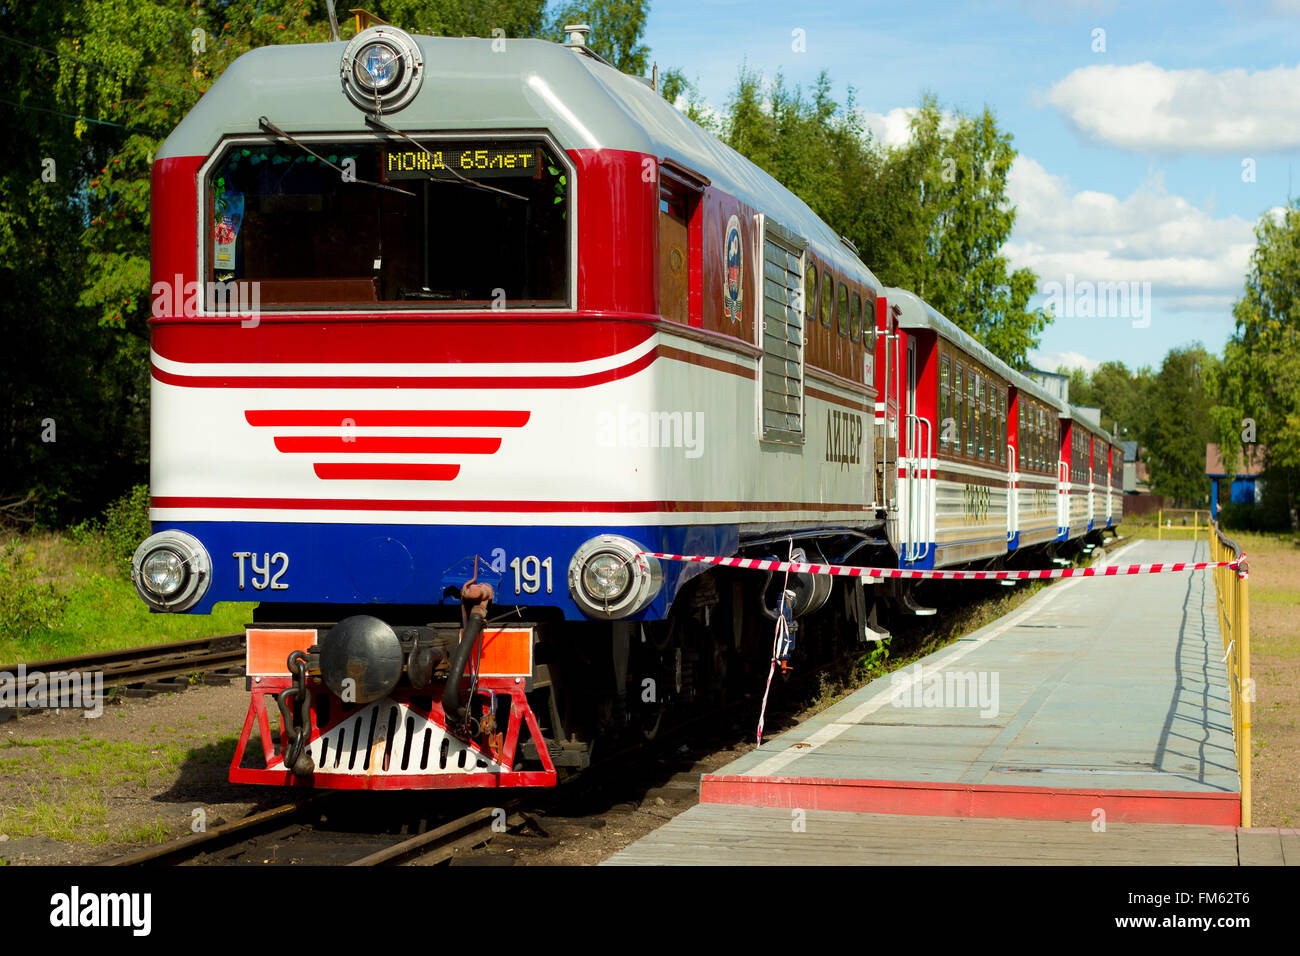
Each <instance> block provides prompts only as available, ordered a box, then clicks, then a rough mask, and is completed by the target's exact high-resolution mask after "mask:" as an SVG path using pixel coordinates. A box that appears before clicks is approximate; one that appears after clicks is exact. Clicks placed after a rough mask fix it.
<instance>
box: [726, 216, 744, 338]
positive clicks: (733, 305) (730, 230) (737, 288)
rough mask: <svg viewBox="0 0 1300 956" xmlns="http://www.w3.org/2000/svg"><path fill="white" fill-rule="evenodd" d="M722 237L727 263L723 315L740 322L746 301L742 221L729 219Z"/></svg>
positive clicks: (735, 218) (734, 218)
mask: <svg viewBox="0 0 1300 956" xmlns="http://www.w3.org/2000/svg"><path fill="white" fill-rule="evenodd" d="M722 235H723V258H724V259H725V261H726V274H725V275H724V277H723V279H722V313H723V315H725V316H726V317H727V318H728V319H730V320H731V321H732V322H739V321H740V309H741V305H742V304H743V299H744V294H743V293H742V291H741V288H742V287H741V275H742V272H743V270H744V256H743V255H742V254H741V248H740V219H739V218H737V217H736V216H732V217H731V218H730V219H728V220H727V228H726V229H725V230H724V231H723V233H722Z"/></svg>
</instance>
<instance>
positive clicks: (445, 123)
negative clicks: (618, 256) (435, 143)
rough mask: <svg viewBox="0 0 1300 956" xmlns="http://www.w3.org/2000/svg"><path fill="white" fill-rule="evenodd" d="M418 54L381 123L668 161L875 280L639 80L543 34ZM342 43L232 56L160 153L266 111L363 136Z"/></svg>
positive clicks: (186, 152) (423, 45)
mask: <svg viewBox="0 0 1300 956" xmlns="http://www.w3.org/2000/svg"><path fill="white" fill-rule="evenodd" d="M414 40H415V41H416V43H418V44H419V46H420V50H421V52H422V53H423V54H424V67H425V75H424V80H423V86H422V87H421V89H420V93H419V95H417V96H416V97H415V99H414V100H413V101H412V102H411V103H410V104H409V105H408V106H406V107H405V108H404V109H402V110H400V111H398V112H396V113H391V114H385V115H384V117H383V119H384V121H385V122H386V123H388V124H389V125H391V126H392V127H394V128H395V129H399V130H402V131H403V132H406V133H417V132H433V131H451V130H455V131H465V132H488V131H495V130H504V129H517V130H529V129H539V128H546V129H547V130H549V131H550V133H551V134H552V135H553V136H554V137H555V139H556V140H557V141H558V142H559V145H560V146H561V147H562V148H564V149H566V150H568V149H617V150H631V151H636V152H643V153H648V154H651V155H654V156H657V157H660V158H670V159H674V160H676V161H678V162H679V163H681V164H683V165H685V166H687V167H689V168H690V169H693V170H695V171H696V172H698V173H700V174H702V175H704V176H706V177H708V179H709V180H710V182H711V183H712V184H713V185H714V186H717V187H718V188H719V189H722V190H724V191H725V192H727V193H729V194H731V195H733V196H735V197H736V198H738V199H740V200H742V201H743V202H745V203H746V204H748V205H749V206H751V207H753V208H754V209H755V210H757V211H759V212H762V213H764V214H766V215H768V216H770V217H771V218H773V219H774V220H776V221H777V222H779V223H780V225H782V226H784V227H785V228H786V229H789V230H791V231H793V232H795V233H797V234H798V235H800V236H802V237H803V238H804V239H806V240H808V242H809V245H811V246H813V247H814V248H815V249H816V250H817V252H818V253H819V254H820V255H822V256H823V257H824V258H825V259H828V260H830V261H832V262H833V263H835V265H836V266H837V267H838V268H840V269H842V270H844V271H846V272H849V273H851V274H855V275H856V276H857V277H858V278H859V280H860V281H862V282H864V283H866V284H869V285H871V286H872V287H873V288H874V289H875V290H876V291H877V292H879V291H880V290H881V288H882V286H881V283H880V282H879V281H878V280H877V279H876V277H875V276H874V275H872V273H871V271H870V270H869V269H868V268H867V267H866V265H865V264H863V262H862V261H861V260H860V259H858V258H857V257H856V256H854V255H852V254H851V253H850V252H849V251H848V250H847V249H846V248H845V247H844V246H843V244H842V243H841V242H840V239H839V236H837V235H836V234H835V232H834V231H833V230H832V229H831V228H830V227H829V226H827V225H826V223H824V222H822V220H821V219H819V218H818V217H817V215H816V214H815V213H814V212H813V211H812V210H811V209H810V208H808V206H807V204H805V203H804V202H803V200H801V199H799V198H798V197H797V196H795V195H794V194H793V193H791V192H790V191H789V190H787V189H786V188H785V187H783V186H782V185H781V184H780V183H778V182H777V181H776V180H775V179H773V178H772V177H771V176H769V175H768V174H767V173H765V172H763V171H762V170H761V169H759V168H758V167H757V166H755V165H754V164H753V163H751V162H750V161H749V160H748V159H746V158H745V157H743V156H741V155H740V154H739V153H737V152H736V151H735V150H733V149H731V148H730V147H728V146H726V145H725V144H723V143H722V142H720V141H719V140H718V139H717V138H716V137H714V136H713V135H711V134H710V133H708V132H706V131H705V130H703V129H701V128H700V127H699V126H697V125H695V124H694V123H692V122H691V121H690V120H688V119H687V118H686V117H685V116H683V115H682V114H681V113H680V112H679V111H678V110H677V109H676V108H675V107H673V106H672V104H670V103H668V102H667V101H666V100H665V99H664V98H663V97H662V96H660V95H659V94H658V93H656V92H654V91H653V90H651V89H650V88H649V86H647V85H646V84H645V82H643V81H642V80H641V79H639V78H636V77H631V76H627V75H625V74H623V73H621V72H619V71H618V70H616V69H614V68H613V67H611V66H609V65H607V64H605V63H603V62H601V61H599V60H596V59H595V58H593V57H590V56H585V55H582V54H575V52H574V51H573V50H571V49H567V48H565V47H563V46H561V45H559V44H556V43H551V42H549V41H546V40H533V39H518V40H516V39H511V40H506V41H505V49H504V50H503V51H501V52H493V49H492V46H493V44H494V43H498V42H499V41H494V40H491V39H478V38H450V37H428V36H415V37H414ZM346 46H347V44H346V43H344V42H338V43H305V44H286V45H282V46H266V47H260V48H258V49H256V50H251V51H249V52H248V53H245V54H244V55H243V56H241V57H239V58H238V59H237V60H235V62H234V63H232V64H231V65H230V66H229V67H228V68H227V69H226V71H225V72H224V73H223V74H222V75H221V76H220V77H219V78H218V79H217V81H216V82H215V83H213V84H212V87H211V88H210V89H209V90H208V91H207V93H205V94H204V95H203V97H202V98H201V99H200V100H199V102H198V103H197V104H196V105H195V106H194V108H193V109H192V110H191V111H190V112H189V114H188V115H187V116H186V117H185V118H184V119H183V120H182V121H181V123H180V125H179V126H177V127H176V129H175V131H173V132H172V134H171V135H170V136H168V137H167V139H166V141H165V142H164V143H163V145H162V147H161V149H160V150H159V152H158V158H160V159H163V158H167V157H174V156H207V155H209V154H211V153H212V152H213V150H215V149H216V148H217V144H218V143H219V141H220V140H221V138H222V137H223V136H229V135H238V134H250V135H261V134H262V131H261V129H260V128H259V126H258V118H259V117H260V116H266V117H267V118H268V119H269V120H270V121H271V122H272V123H275V124H276V125H277V126H279V127H280V128H281V129H283V130H285V131H286V132H288V133H291V134H292V133H317V132H320V133H324V132H331V133H364V134H371V133H372V131H371V130H370V129H369V128H368V127H367V126H366V124H365V122H364V117H363V114H362V112H361V111H360V110H359V109H357V108H356V107H355V106H354V105H353V104H352V103H351V102H350V101H349V100H348V98H347V97H346V96H345V95H344V93H343V90H342V86H341V83H340V80H339V69H340V62H341V59H342V56H343V51H344V49H345V47H346Z"/></svg>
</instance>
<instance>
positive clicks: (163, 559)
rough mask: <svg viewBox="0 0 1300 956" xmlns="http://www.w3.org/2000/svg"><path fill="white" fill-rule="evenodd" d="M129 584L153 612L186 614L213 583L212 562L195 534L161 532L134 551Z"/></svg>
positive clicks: (147, 539)
mask: <svg viewBox="0 0 1300 956" xmlns="http://www.w3.org/2000/svg"><path fill="white" fill-rule="evenodd" d="M131 582H132V583H133V584H134V585H135V591H136V593H137V594H139V595H140V597H141V599H142V600H143V601H144V602H145V603H146V604H148V605H149V606H150V607H152V608H154V609H155V610H158V611H188V610H189V609H190V608H192V607H193V606H194V605H196V604H198V603H199V601H200V600H202V598H203V595H205V594H206V593H207V592H208V587H209V586H210V585H211V584H212V560H211V558H209V557H208V552H207V551H206V550H205V549H204V547H203V545H202V544H201V543H200V542H199V539H198V538H196V537H194V535H192V534H186V533H185V532H184V531H160V532H159V533H158V534H155V535H151V536H150V537H148V538H146V539H145V540H144V542H143V543H142V544H141V545H140V547H138V548H136V549H135V555H134V556H133V557H132V558H131Z"/></svg>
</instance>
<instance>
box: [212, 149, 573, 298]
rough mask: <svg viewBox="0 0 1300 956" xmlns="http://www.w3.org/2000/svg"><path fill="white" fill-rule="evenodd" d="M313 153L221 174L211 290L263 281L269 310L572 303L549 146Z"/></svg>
mask: <svg viewBox="0 0 1300 956" xmlns="http://www.w3.org/2000/svg"><path fill="white" fill-rule="evenodd" d="M305 145H307V146H309V147H310V152H308V150H307V149H304V148H302V147H299V146H297V145H294V144H293V143H274V144H253V143H249V144H243V145H232V146H229V147H227V149H226V150H225V152H224V153H223V154H222V155H221V156H220V158H219V159H218V160H217V161H216V162H214V163H212V164H211V168H210V171H209V173H208V175H207V181H206V190H205V193H206V200H207V215H208V217H209V219H208V222H209V227H208V229H207V237H206V239H207V253H208V256H207V262H208V277H209V279H210V280H215V281H218V282H230V281H240V282H244V281H251V282H255V283H257V284H258V288H259V294H260V302H261V305H262V307H269V308H272V309H274V308H277V307H279V308H287V307H295V306H296V307H303V306H306V307H314V308H319V307H343V308H365V307H369V308H374V307H375V306H376V305H385V306H389V307H399V308H400V307H406V308H423V309H431V308H432V309H446V308H461V309H482V308H496V309H501V308H506V309H519V308H565V307H567V306H569V305H570V304H571V303H570V292H569V289H570V282H569V275H570V256H571V252H570V249H571V246H572V243H571V240H570V234H571V227H572V223H571V219H572V216H571V215H570V212H571V209H570V205H571V203H570V196H571V194H572V191H573V178H572V177H573V174H572V172H571V170H570V168H569V167H568V165H567V164H566V163H565V162H563V161H562V160H560V159H558V158H557V156H556V152H557V151H555V150H552V149H551V148H550V147H549V146H548V145H547V144H545V143H543V142H541V141H538V140H516V139H508V140H507V139H500V140H487V139H484V140H475V141H472V142H468V141H460V142H455V143H452V142H446V141H425V142H424V144H423V146H424V148H421V147H420V146H417V145H416V144H415V143H407V142H403V141H397V142H385V143H380V142H355V143H329V142H322V141H319V140H311V141H309V142H308V143H306V144H305ZM313 154H315V155H313ZM340 170H342V172H340Z"/></svg>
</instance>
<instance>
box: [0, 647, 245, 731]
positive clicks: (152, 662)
mask: <svg viewBox="0 0 1300 956" xmlns="http://www.w3.org/2000/svg"><path fill="white" fill-rule="evenodd" d="M243 663H244V635H243V634H242V633H239V634H219V635H217V636H215V637H204V638H198V639H195V640H191V641H174V642H172V643H169V644H151V645H148V646H145V647H128V648H122V649H119V650H114V651H102V652H100V653H96V654H82V655H78V656H76V657H61V658H56V659H53V660H46V661H32V662H27V663H23V664H21V665H20V664H9V665H6V666H4V667H0V671H2V672H4V673H7V674H11V675H18V676H19V677H21V679H17V677H16V681H17V686H16V688H15V689H16V692H17V700H16V703H17V707H16V708H6V709H5V711H3V712H0V720H3V719H4V718H5V717H14V716H17V711H18V710H28V711H29V712H31V711H39V710H40V709H42V708H43V707H45V706H49V705H48V704H46V703H44V702H43V701H41V700H40V699H39V698H38V699H35V700H33V699H32V697H33V696H34V695H35V694H36V692H37V691H38V690H40V689H43V688H46V687H48V686H49V685H50V684H51V683H52V681H49V678H51V677H52V676H57V675H60V674H63V675H67V674H75V673H81V674H94V673H98V674H102V675H103V681H104V685H103V686H104V690H105V693H108V692H109V691H115V692H117V693H120V694H122V695H123V696H127V697H147V696H151V695H152V694H158V693H175V692H178V691H183V690H186V689H187V688H188V687H189V686H190V678H191V677H192V676H193V675H195V674H200V675H202V678H201V679H202V682H203V683H205V684H218V685H220V684H228V683H229V682H230V681H232V680H235V679H237V678H239V677H242V676H243ZM47 693H48V691H47Z"/></svg>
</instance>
